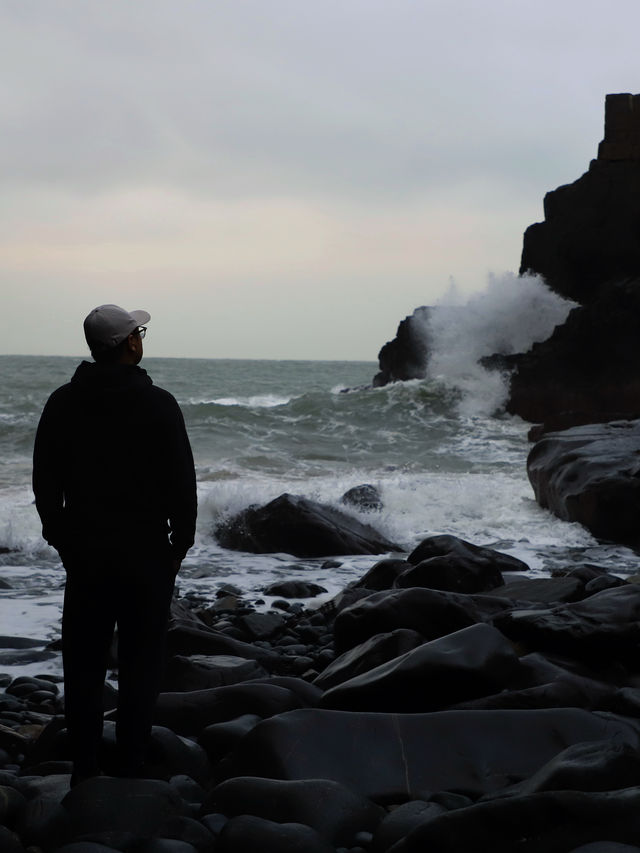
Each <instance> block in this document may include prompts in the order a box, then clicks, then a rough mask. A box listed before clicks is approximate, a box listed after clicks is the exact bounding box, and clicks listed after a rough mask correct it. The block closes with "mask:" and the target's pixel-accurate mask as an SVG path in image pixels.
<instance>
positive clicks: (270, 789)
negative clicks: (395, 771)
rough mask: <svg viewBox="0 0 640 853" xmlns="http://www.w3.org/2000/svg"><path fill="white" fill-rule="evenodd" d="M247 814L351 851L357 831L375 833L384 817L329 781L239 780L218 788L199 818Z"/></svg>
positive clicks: (361, 798) (224, 783) (375, 807)
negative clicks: (301, 828)
mask: <svg viewBox="0 0 640 853" xmlns="http://www.w3.org/2000/svg"><path fill="white" fill-rule="evenodd" d="M211 812H217V813H222V814H225V815H227V816H228V817H234V816H236V815H241V814H248V815H254V816H255V817H262V818H265V819H266V818H268V819H269V820H274V821H277V822H278V823H302V824H305V825H306V826H310V827H311V828H312V829H315V831H316V832H317V833H318V835H319V836H320V837H321V838H323V839H324V840H325V841H329V842H331V844H335V845H336V846H345V847H351V846H352V844H353V841H354V838H355V836H356V835H357V833H358V832H359V831H362V830H368V831H372V830H374V829H375V828H376V827H377V826H378V824H379V823H380V821H381V820H382V817H383V815H384V812H383V811H382V809H381V808H379V807H378V806H374V805H373V803H371V802H370V801H369V800H367V799H365V798H364V797H362V796H358V795H357V794H354V793H353V792H352V791H350V790H349V789H348V788H347V787H345V786H344V785H341V784H339V783H338V782H332V781H331V780H329V779H300V780H293V781H284V780H280V779H264V778H260V777H236V778H234V779H229V780H228V781H226V782H222V783H221V784H220V785H217V786H216V787H215V788H214V789H213V791H211V793H210V794H209V795H208V796H207V798H206V799H205V801H204V803H203V804H202V808H201V814H203V815H204V814H209V813H211Z"/></svg>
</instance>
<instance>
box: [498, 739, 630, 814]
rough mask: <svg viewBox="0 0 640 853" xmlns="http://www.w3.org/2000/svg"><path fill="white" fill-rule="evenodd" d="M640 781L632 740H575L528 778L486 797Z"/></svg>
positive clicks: (599, 788)
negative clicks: (627, 741)
mask: <svg viewBox="0 0 640 853" xmlns="http://www.w3.org/2000/svg"><path fill="white" fill-rule="evenodd" d="M638 785H640V756H639V755H638V753H637V752H636V750H635V749H633V748H632V747H631V746H630V745H629V744H628V743H616V742H615V741H611V740H608V739H607V740H603V741H588V742H586V743H574V744H572V745H571V746H568V747H567V748H566V749H564V750H563V751H562V752H560V753H558V755H556V756H555V757H554V758H552V759H551V761H549V762H548V763H547V764H545V765H544V766H543V767H541V768H540V769H539V770H538V771H536V773H534V774H533V776H531V777H530V778H529V779H526V780H525V781H524V782H520V783H519V784H518V785H514V786H512V787H510V788H505V790H504V791H500V792H497V793H495V794H488V795H487V797H486V799H498V798H502V797H516V796H517V797H521V796H526V795H528V794H536V793H539V792H540V791H615V790H616V789H618V788H631V787H634V786H638Z"/></svg>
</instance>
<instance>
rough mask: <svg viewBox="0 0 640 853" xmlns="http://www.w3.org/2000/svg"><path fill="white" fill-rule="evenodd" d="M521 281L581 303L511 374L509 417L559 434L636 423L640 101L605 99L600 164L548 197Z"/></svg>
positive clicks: (527, 241)
mask: <svg viewBox="0 0 640 853" xmlns="http://www.w3.org/2000/svg"><path fill="white" fill-rule="evenodd" d="M544 211H545V221H544V222H540V223H536V224H535V225H531V226H530V227H529V228H528V229H527V230H526V232H525V235H524V245H523V251H522V264H521V270H520V271H521V272H524V271H526V270H530V271H532V272H536V273H539V274H541V275H542V276H543V277H544V278H545V280H546V282H547V284H548V285H549V286H550V287H551V288H552V289H553V290H555V291H556V292H557V293H560V294H561V295H563V296H566V297H569V298H570V299H573V300H574V301H576V302H578V303H580V307H578V308H575V309H574V310H573V311H572V312H571V313H570V314H569V317H568V318H567V321H566V322H565V323H564V324H563V325H562V326H558V327H557V328H556V329H555V331H554V333H553V334H552V336H551V337H550V338H549V339H548V340H547V341H544V342H543V343H541V344H537V345H535V346H534V347H533V348H532V349H531V350H530V351H529V352H528V353H524V354H520V355H516V356H509V357H507V358H506V359H500V361H499V363H500V366H502V367H508V368H510V369H512V370H513V374H512V378H511V391H510V398H509V401H508V404H507V410H508V411H509V412H511V413H513V414H518V415H520V416H521V417H523V418H525V419H526V420H530V421H552V422H553V421H556V422H560V423H562V424H563V425H564V426H569V425H571V424H572V423H585V422H588V421H589V420H593V421H596V420H597V421H606V420H611V419H614V418H618V417H620V416H624V417H630V418H636V417H640V95H629V94H623V95H607V98H606V103H605V137H604V140H603V141H602V142H601V143H600V146H599V149H598V159H597V160H594V161H592V163H591V165H590V167H589V171H588V172H587V173H586V174H585V175H583V176H582V177H581V178H579V179H578V180H577V181H575V183H573V184H569V185H567V186H562V187H559V188H558V189H557V190H554V191H553V192H550V193H547V195H546V197H545V200H544Z"/></svg>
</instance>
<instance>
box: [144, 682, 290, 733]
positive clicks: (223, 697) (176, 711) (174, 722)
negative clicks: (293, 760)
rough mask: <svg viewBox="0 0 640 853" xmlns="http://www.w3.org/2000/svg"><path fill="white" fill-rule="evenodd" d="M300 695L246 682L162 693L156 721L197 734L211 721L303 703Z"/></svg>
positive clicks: (267, 713)
mask: <svg viewBox="0 0 640 853" xmlns="http://www.w3.org/2000/svg"><path fill="white" fill-rule="evenodd" d="M305 704H306V703H305V702H304V701H303V700H302V699H301V698H300V696H299V694H297V693H294V691H293V690H291V689H289V688H287V687H280V686H278V685H276V684H266V683H263V682H259V681H248V682H244V683H242V684H233V685H229V686H228V687H214V688H211V689H210V690H194V691H191V692H189V693H161V694H160V696H159V697H158V701H157V703H156V709H155V717H154V719H155V722H156V724H157V725H160V726H167V727H169V728H170V729H172V730H173V731H174V732H177V733H178V734H181V735H199V734H200V732H201V731H202V730H203V729H204V728H205V727H206V726H209V725H212V724H213V723H221V722H226V721H228V720H233V719H235V718H236V717H239V716H241V715H242V714H257V715H258V716H260V717H269V716H271V715H272V714H280V713H282V712H284V711H290V710H292V709H293V708H301V707H304V706H305Z"/></svg>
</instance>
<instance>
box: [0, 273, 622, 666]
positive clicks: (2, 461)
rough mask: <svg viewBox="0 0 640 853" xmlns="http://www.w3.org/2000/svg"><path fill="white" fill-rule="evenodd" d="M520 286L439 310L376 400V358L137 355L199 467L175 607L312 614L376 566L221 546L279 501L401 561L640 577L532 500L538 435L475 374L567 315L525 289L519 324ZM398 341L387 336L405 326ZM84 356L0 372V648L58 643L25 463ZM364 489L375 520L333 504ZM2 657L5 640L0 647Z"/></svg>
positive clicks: (491, 379)
mask: <svg viewBox="0 0 640 853" xmlns="http://www.w3.org/2000/svg"><path fill="white" fill-rule="evenodd" d="M512 279H513V277H511V278H510V279H508V280H505V277H503V278H502V279H501V280H500V281H498V282H497V283H496V282H494V285H493V291H492V290H491V288H489V290H488V291H487V292H486V293H484V294H482V295H481V296H480V297H478V298H476V300H475V302H474V300H473V299H472V300H471V301H468V302H467V303H465V304H464V305H463V306H462V308H463V309H464V310H462V311H460V308H461V306H460V305H458V306H455V310H454V309H453V308H451V309H449V308H448V307H447V306H443V308H442V311H441V312H440V315H439V319H438V320H437V321H434V323H433V324H432V328H430V329H425V334H430V335H431V346H432V351H433V357H432V359H431V361H430V370H429V373H428V375H427V377H426V378H425V379H421V380H412V381H408V382H397V383H393V384H390V385H387V386H385V387H382V388H373V387H372V384H371V382H372V378H373V376H374V374H375V373H376V372H377V369H378V366H377V363H376V362H375V361H373V360H371V361H307V360H299V361H272V360H229V359H191V358H184V359H182V358H154V357H146V356H145V358H144V360H143V362H142V365H141V366H143V367H144V368H145V369H146V370H147V372H148V373H149V375H150V376H151V378H152V379H153V381H154V383H155V384H157V385H159V386H161V387H163V388H166V389H167V390H168V391H170V392H171V393H172V394H173V395H174V396H175V397H176V399H177V400H178V402H179V404H180V406H181V408H182V411H183V413H184V417H185V421H186V425H187V430H188V433H189V436H190V439H191V444H192V447H193V452H194V457H195V463H196V470H197V480H198V499H199V514H198V524H197V535H196V543H195V546H194V547H193V548H192V550H191V551H190V552H189V554H188V556H187V558H186V560H185V562H184V564H183V567H182V570H181V572H180V575H179V578H178V589H179V594H180V595H182V596H187V597H191V598H196V599H198V600H202V601H213V600H214V599H215V597H216V595H217V594H218V593H219V591H220V590H221V589H224V588H225V585H229V584H230V585H232V586H233V587H234V588H236V589H238V590H240V591H241V593H242V595H243V597H244V599H245V600H246V601H247V602H248V603H249V604H252V605H255V606H256V607H257V608H258V609H267V608H269V607H270V606H271V604H272V603H273V599H272V598H270V597H269V596H267V595H265V593H264V590H265V588H266V587H267V586H268V585H269V584H270V583H272V582H273V581H275V580H282V579H303V580H308V581H312V582H314V583H317V584H319V585H320V586H322V587H323V588H324V589H325V590H326V592H325V593H323V594H321V595H320V596H318V597H317V598H315V599H312V600H306V601H304V602H302V603H303V604H304V605H305V606H306V607H315V606H318V605H320V604H322V603H324V602H326V601H327V600H328V599H330V598H331V597H332V596H334V595H336V594H337V593H338V592H339V591H340V590H342V589H343V588H344V587H345V586H346V585H347V584H349V583H350V582H352V581H354V580H356V579H357V578H359V577H360V576H361V575H362V574H364V572H365V571H366V570H367V569H368V568H370V566H372V565H373V564H374V563H375V562H376V560H377V559H378V558H376V557H371V556H350V555H336V557H337V559H335V560H332V561H331V566H330V567H328V566H327V565H326V560H325V559H299V558H295V557H293V556H291V555H289V554H264V555H256V554H247V553H242V552H234V551H229V550H225V549H224V548H222V547H220V545H219V544H218V543H217V541H216V537H215V528H216V526H217V525H218V524H220V523H221V522H223V521H225V520H227V519H229V518H230V517H232V516H233V515H234V514H235V513H237V512H239V511H240V510H242V509H244V508H245V507H247V506H249V505H252V504H263V503H265V502H267V501H269V500H271V499H273V498H275V497H277V496H278V495H280V494H282V493H284V492H288V493H290V494H295V495H303V496H305V497H307V498H311V499H314V500H318V501H321V502H323V503H327V504H330V505H332V506H334V507H337V508H340V509H341V510H343V511H344V512H345V513H348V514H351V515H353V516H355V517H357V518H358V519H360V520H361V521H363V522H365V523H367V524H369V525H371V526H373V527H374V528H375V529H376V530H377V531H379V532H380V533H381V534H383V535H384V536H385V537H387V538H388V539H389V540H391V541H392V542H396V543H398V544H399V545H400V546H401V548H402V549H403V552H404V551H409V550H411V549H413V548H414V547H415V546H416V545H417V544H418V543H419V542H421V541H422V540H423V539H424V538H426V537H428V536H433V535H436V534H441V533H447V534H453V535H454V536H458V537H461V538H463V539H465V540H467V541H469V542H472V543H475V544H477V545H486V546H489V547H491V548H495V549H497V550H499V551H502V552H504V553H507V554H512V555H514V556H516V557H518V558H520V559H521V560H523V561H524V562H525V563H526V564H527V565H528V566H529V572H528V574H529V576H531V577H542V576H548V575H549V574H550V573H552V572H553V571H555V570H557V569H563V568H571V567H575V566H580V565H583V564H590V565H597V566H601V567H603V568H605V569H607V570H608V571H611V572H613V573H614V574H617V575H619V576H621V577H625V576H629V575H633V574H635V573H636V572H638V567H639V566H638V563H639V559H638V555H637V554H636V553H635V552H633V551H632V550H630V549H628V548H625V547H623V546H620V545H616V544H613V543H607V542H601V541H597V540H596V539H594V538H593V537H592V536H591V535H590V534H589V532H588V531H587V530H586V529H585V528H583V527H582V526H581V525H579V524H570V523H566V522H563V521H561V520H559V519H557V518H555V517H554V516H553V515H551V514H550V513H549V512H548V511H546V510H544V509H542V508H540V507H539V506H538V504H537V503H536V501H535V499H534V495H533V491H532V488H531V485H530V484H529V481H528V478H527V471H526V459H527V454H528V452H529V450H530V444H529V442H528V439H527V433H528V430H529V428H530V426H531V425H530V424H528V423H526V422H524V421H523V420H521V419H520V418H518V417H513V416H511V415H507V414H505V413H504V411H503V409H501V405H502V404H503V403H504V399H505V394H506V385H505V381H504V377H501V376H500V375H499V374H496V373H489V372H488V371H486V370H484V369H483V368H481V367H479V365H478V364H477V357H478V356H479V355H481V354H483V353H486V354H489V353H490V352H491V351H496V349H497V346H498V344H499V345H500V346H501V347H502V349H503V350H504V348H505V346H507V344H505V340H504V337H505V334H506V330H509V331H510V334H512V336H513V335H515V338H516V340H515V341H514V342H513V343H512V344H509V346H513V347H515V346H517V347H520V348H522V347H523V346H524V345H527V340H529V339H530V338H533V339H536V336H537V338H538V339H542V338H543V337H546V336H547V335H548V334H549V332H550V330H551V329H552V328H553V326H554V325H555V324H556V323H557V322H559V321H560V320H561V319H562V318H563V317H564V316H565V315H566V313H567V311H568V308H569V306H568V305H567V304H565V303H562V301H559V300H557V298H556V297H551V296H550V295H549V294H548V292H546V291H545V290H544V288H543V287H542V285H541V284H540V283H539V282H536V281H533V282H529V283H528V285H527V288H528V289H527V288H524V290H521V291H520V292H519V293H518V295H516V297H513V295H512V297H511V298H512V303H513V304H512V305H511V307H510V308H509V306H508V305H506V306H505V292H510V290H509V288H511V289H513V288H514V281H513V280H512ZM507 285H508V286H507ZM525 291H526V292H525ZM507 301H508V300H507ZM498 309H499V311H498ZM500 312H501V313H500ZM497 313H500V322H498V323H496V314H497ZM465 317H466V319H465ZM399 319H401V318H399ZM391 325H392V326H393V328H392V329H391V334H390V337H392V336H393V332H394V331H395V325H397V321H396V322H395V323H394V324H391ZM523 329H524V331H523ZM523 335H524V337H523ZM527 336H528V337H527ZM523 341H524V344H523ZM382 343H384V342H383V341H382V342H381V344H382ZM529 343H530V341H529ZM82 358H83V356H82V354H80V355H79V356H78V357H45V356H11V355H6V356H0V448H1V453H0V635H2V637H12V638H14V637H26V638H35V639H39V640H43V641H51V640H55V639H57V638H58V637H59V635H60V617H61V608H62V599H63V592H64V581H65V575H64V569H63V568H62V566H61V563H60V560H59V557H58V555H57V553H56V552H55V551H54V550H53V549H52V548H50V547H49V546H48V545H47V544H46V543H45V542H44V541H43V540H42V538H41V535H40V533H41V528H40V521H39V518H38V515H37V512H36V510H35V506H34V503H33V492H32V489H31V458H32V451H33V441H34V436H35V431H36V428H37V424H38V419H39V416H40V413H41V411H42V407H43V405H44V403H45V401H46V400H47V397H48V396H49V394H50V393H51V392H52V391H53V390H54V389H55V388H57V387H58V386H59V385H61V384H63V383H65V382H66V381H68V380H69V378H70V377H71V375H72V374H73V372H74V370H75V368H76V366H77V365H78V363H79V362H80V361H81V360H82ZM144 473H145V472H144V471H141V472H139V476H141V477H144ZM87 476H89V477H90V476H91V469H90V466H88V467H87ZM365 483H367V484H371V485H374V486H375V487H376V488H377V489H378V490H379V492H380V495H381V499H382V508H381V509H379V510H376V511H365V510H358V509H356V508H354V507H346V506H344V505H343V504H341V502H340V499H341V497H342V495H343V494H344V493H345V492H346V491H347V490H348V489H350V488H351V487H353V486H358V485H362V484H365ZM400 555H401V556H402V552H401V554H400ZM383 556H384V555H383ZM336 564H337V565H336ZM7 645H9V646H10V645H11V643H7V642H6V641H3V640H2V638H1V637H0V647H1V646H5V647H6V646H7ZM18 657H19V656H18ZM2 661H3V657H2V654H0V670H2V671H7V672H10V673H12V674H14V675H15V674H35V673H37V672H39V673H43V672H48V673H58V674H59V673H60V670H61V663H60V659H59V656H58V655H54V656H53V657H52V658H50V659H48V660H45V661H37V662H33V663H25V662H24V661H22V660H16V661H15V662H13V663H6V662H2Z"/></svg>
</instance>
